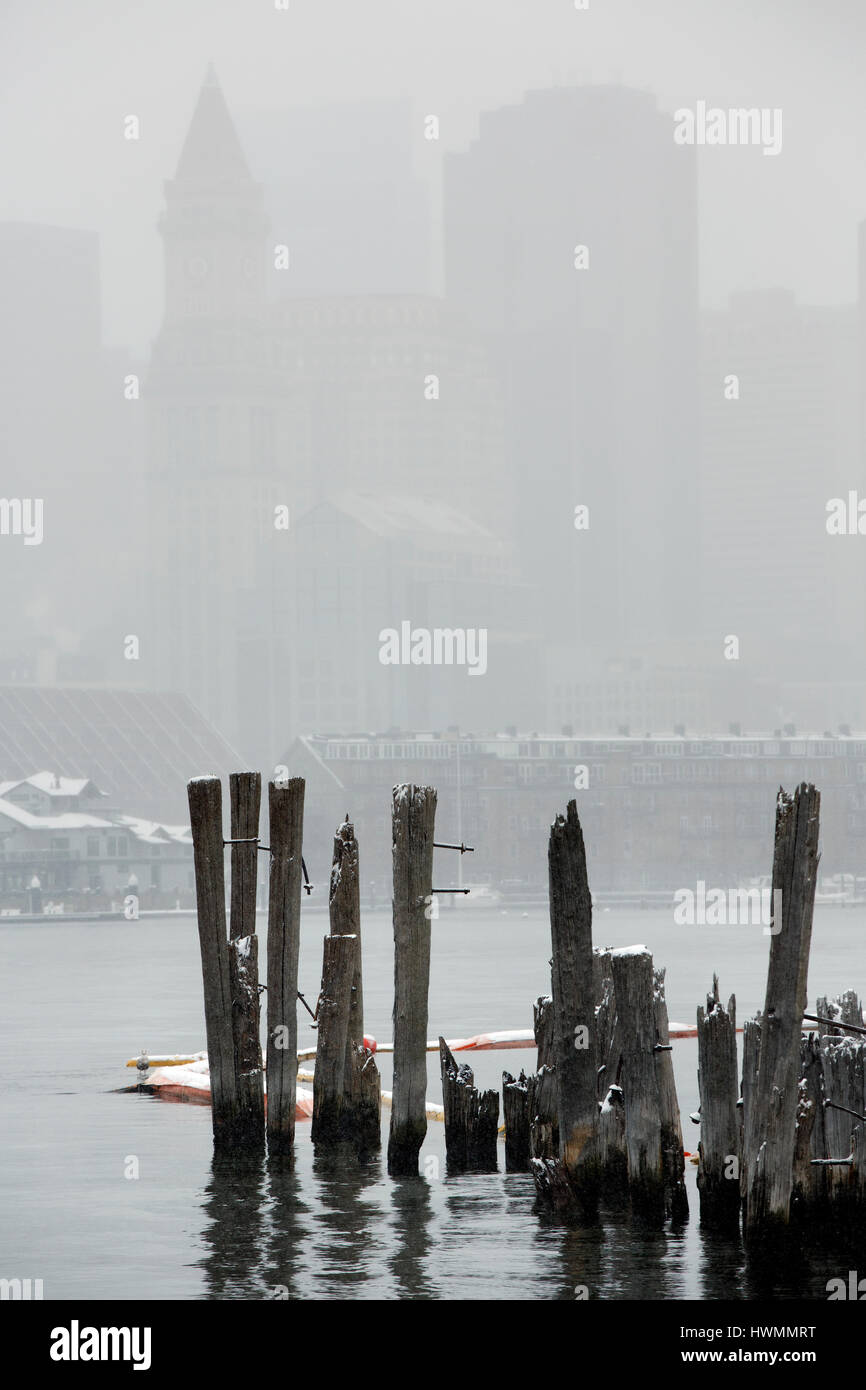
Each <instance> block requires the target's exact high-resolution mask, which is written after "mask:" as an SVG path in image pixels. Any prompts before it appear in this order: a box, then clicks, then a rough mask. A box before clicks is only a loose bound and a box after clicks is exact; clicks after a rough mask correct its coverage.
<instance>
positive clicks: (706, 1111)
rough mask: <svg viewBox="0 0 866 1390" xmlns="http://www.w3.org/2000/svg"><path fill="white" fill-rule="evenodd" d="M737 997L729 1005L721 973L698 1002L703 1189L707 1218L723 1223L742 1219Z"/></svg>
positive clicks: (709, 1222) (729, 1227) (703, 1218)
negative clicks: (724, 1001) (722, 992)
mask: <svg viewBox="0 0 866 1390" xmlns="http://www.w3.org/2000/svg"><path fill="white" fill-rule="evenodd" d="M736 1010H737V1001H736V999H735V998H734V996H733V995H731V997H730V999H729V1000H728V1007H727V1009H725V1008H724V1007H723V1006H722V1003H721V1000H720V998H719V980H718V976H717V975H714V976H713V992H712V994H708V995H707V1006H706V1009H704V1008H702V1007H701V1006H700V1005H698V1012H697V1020H698V1089H699V1093H700V1098H701V1138H700V1143H699V1144H698V1155H699V1159H700V1163H699V1167H698V1192H699V1194H700V1203H701V1222H702V1223H703V1225H705V1226H711V1227H714V1228H717V1229H723V1230H724V1229H727V1230H732V1229H734V1230H735V1229H738V1228H739V1224H740V1162H741V1154H740V1116H739V1111H738V1109H737V1100H738V1097H739V1083H738V1079H737V1036H736V1035H737V1013H736Z"/></svg>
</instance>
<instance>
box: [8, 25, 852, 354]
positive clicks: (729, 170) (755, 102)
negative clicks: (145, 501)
mask: <svg viewBox="0 0 866 1390" xmlns="http://www.w3.org/2000/svg"><path fill="white" fill-rule="evenodd" d="M590 4H591V8H590V10H589V11H588V12H577V11H575V9H574V7H573V4H572V0H543V3H540V4H539V3H537V0H471V3H467V0H437V3H436V4H430V5H428V4H424V3H422V0H372V2H368V3H357V0H335V2H332V0H290V8H289V10H288V12H283V11H278V10H276V9H275V8H274V7H273V4H272V0H255V3H250V0H148V3H146V4H141V3H139V0H135V3H133V2H132V0H77V3H76V4H74V5H69V4H68V3H60V0H45V3H42V4H40V5H38V6H34V5H32V3H29V0H3V4H2V12H0V54H2V57H0V92H2V98H0V121H2V125H3V128H4V136H5V138H4V140H3V141H2V150H0V218H4V219H19V220H34V221H49V222H58V223H61V224H66V225H71V226H86V227H95V228H96V229H97V230H98V231H99V233H100V235H101V239H102V249H103V292H104V325H105V333H106V336H107V338H108V340H109V341H111V342H114V343H119V344H126V345H129V346H130V347H131V348H132V349H134V350H138V351H143V350H145V349H146V347H147V344H148V343H149V341H150V339H151V337H152V336H153V334H154V333H155V331H156V328H157V326H158V322H159V314H160V307H161V277H160V266H161V248H160V243H159V238H158V236H157V233H156V220H157V217H158V215H159V212H160V210H161V206H162V181H163V179H164V178H166V177H170V176H171V175H172V174H173V172H174V167H175V164H176V160H177V156H178V153H179V150H180V145H181V141H182V139H183V135H184V133H185V130H186V126H187V123H188V121H189V118H190V115H191V112H192V108H193V105H194V102H195V98H196V94H197V91H198V88H199V86H200V84H201V81H202V77H203V73H204V69H205V66H206V64H207V61H208V60H209V59H213V61H214V63H215V64H216V67H217V71H218V73H219V76H220V80H221V82H222V86H223V89H224V91H225V93H226V97H227V99H228V101H229V104H230V106H231V107H232V108H233V109H234V110H235V111H237V112H238V113H242V112H243V111H245V110H250V109H259V110H262V109H272V110H274V111H275V112H276V111H278V110H279V109H280V108H281V107H284V106H286V105H321V104H327V103H331V102H339V101H350V100H356V99H363V98H365V97H370V98H374V97H375V98H383V97H388V96H391V95H393V96H401V97H406V96H408V97H410V98H411V99H412V101H413V103H414V104H415V108H416V111H417V112H418V115H419V125H418V130H419V139H418V167H419V169H421V170H422V172H423V170H424V165H425V163H426V164H427V165H429V166H430V173H431V177H433V178H434V180H435V177H436V174H437V172H438V170H437V165H438V159H439V155H440V153H441V152H442V151H443V150H445V149H459V148H462V147H464V146H465V145H466V143H467V142H468V140H470V139H471V138H472V135H473V133H474V131H475V128H476V123H477V116H478V112H479V111H480V110H482V109H484V108H488V107H495V106H497V105H500V104H502V103H507V102H512V101H515V100H518V99H519V98H520V95H521V93H522V92H523V91H524V90H525V89H526V88H528V87H539V86H546V85H549V84H550V83H551V82H562V83H565V82H570V81H586V80H590V81H611V80H619V81H622V82H626V83H629V84H633V85H635V86H639V87H642V88H645V89H649V90H652V91H653V92H654V93H656V95H657V96H658V98H659V101H660V103H661V104H662V106H663V107H664V108H666V109H668V110H671V111H673V110H674V109H675V108H676V107H678V106H681V105H693V104H694V103H695V102H696V101H697V100H699V99H704V100H706V101H707V102H708V103H711V104H717V105H720V106H729V105H749V106H758V107H765V106H766V107H781V108H782V110H783V113H784V147H783V151H782V154H781V155H780V156H779V157H778V158H768V157H763V156H762V154H761V152H760V151H759V150H757V149H730V148H727V149H724V148H723V149H718V148H717V149H713V150H704V151H702V152H701V166H700V167H701V259H702V292H703V297H704V300H705V302H707V303H719V302H722V301H724V299H725V298H726V296H727V294H728V292H729V291H730V290H731V289H736V288H741V287H757V286H762V285H768V284H784V285H788V286H790V287H792V288H794V289H795V290H796V291H797V293H798V294H799V295H801V296H802V297H803V298H805V299H808V300H813V301H815V302H825V303H832V302H842V301H846V300H850V299H852V298H853V297H854V294H855V290H856V281H855V265H854V249H855V244H856V243H855V238H856V223H857V221H858V220H859V219H861V218H863V217H866V188H864V182H863V178H862V174H861V172H860V167H861V166H860V160H859V158H858V156H859V155H860V153H861V152H862V148H863V143H864V136H866V110H864V107H866V98H864V92H863V84H862V54H863V40H864V38H866V20H864V6H863V4H862V0H822V3H821V4H820V5H818V4H811V3H808V2H807V0H762V3H761V4H760V5H754V4H753V3H749V0H727V3H723V0H656V2H655V3H648V0H590ZM427 112H435V113H436V114H438V115H439V116H440V120H441V122H442V137H441V142H440V145H439V146H438V147H436V146H432V147H431V145H430V144H428V143H426V142H425V141H424V140H423V138H422V134H421V122H420V117H421V116H423V115H424V114H426V113H427ZM129 113H134V114H136V115H138V116H139V117H140V120H141V124H142V136H141V140H140V141H139V142H138V143H137V144H136V143H133V142H128V141H125V140H124V139H123V136H122V121H123V117H124V116H125V115H127V114H129ZM248 155H249V158H250V162H251V164H252V166H253V170H254V172H255V150H249V151H248Z"/></svg>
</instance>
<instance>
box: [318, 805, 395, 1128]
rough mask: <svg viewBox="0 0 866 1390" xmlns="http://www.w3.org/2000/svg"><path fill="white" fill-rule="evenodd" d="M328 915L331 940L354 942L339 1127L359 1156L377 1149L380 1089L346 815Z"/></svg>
mask: <svg viewBox="0 0 866 1390" xmlns="http://www.w3.org/2000/svg"><path fill="white" fill-rule="evenodd" d="M328 909H329V912H330V922H331V934H332V936H351V937H353V938H354V941H355V959H354V965H353V970H352V987H351V1000H350V1006H349V1021H348V1027H347V1030H346V1065H345V1071H344V1080H343V1090H344V1098H343V1107H342V1127H343V1131H344V1137H345V1138H346V1139H347V1140H350V1141H351V1142H352V1143H354V1145H355V1146H356V1148H357V1149H358V1150H359V1151H360V1152H368V1151H369V1150H372V1149H377V1148H379V1146H380V1144H381V1104H382V1086H381V1080H380V1077H379V1071H378V1068H377V1066H376V1062H375V1059H374V1056H373V1053H372V1052H371V1051H370V1049H369V1048H367V1047H365V1046H364V985H363V974H362V959H361V956H362V948H361V889H360V869H359V853H358V842H357V840H356V839H355V830H354V826H353V825H352V823H351V821H350V820H349V817H348V813H347V815H346V819H345V821H344V822H343V823H342V825H340V826H338V827H337V831H336V834H335V836H334V855H333V862H332V866H331V881H330V887H329V892H328Z"/></svg>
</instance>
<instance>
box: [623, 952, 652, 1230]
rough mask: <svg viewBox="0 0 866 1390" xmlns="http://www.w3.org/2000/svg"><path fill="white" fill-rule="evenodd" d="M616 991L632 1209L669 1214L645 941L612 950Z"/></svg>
mask: <svg viewBox="0 0 866 1390" xmlns="http://www.w3.org/2000/svg"><path fill="white" fill-rule="evenodd" d="M611 969H612V971H613V984H614V989H615V991H616V1030H615V1041H614V1047H615V1049H616V1051H617V1052H618V1053H619V1064H618V1066H617V1067H616V1074H617V1083H618V1084H620V1085H621V1086H622V1092H623V1101H624V1106H625V1148H626V1159H627V1164H628V1192H629V1201H630V1203H631V1207H632V1210H633V1211H634V1212H635V1214H636V1215H638V1216H640V1217H641V1218H642V1219H644V1220H646V1221H649V1222H653V1223H659V1224H660V1223H662V1222H663V1221H664V1218H665V1214H666V1211H665V1170H664V1161H663V1156H662V1117H661V1100H660V1096H659V1088H658V1077H657V1073H656V1062H655V1056H656V1054H655V1045H656V1024H655V1005H654V992H653V965H652V956H651V955H650V953H649V951H647V950H646V949H645V948H644V947H641V946H631V947H625V948H624V949H622V950H617V951H613V952H612V953H611Z"/></svg>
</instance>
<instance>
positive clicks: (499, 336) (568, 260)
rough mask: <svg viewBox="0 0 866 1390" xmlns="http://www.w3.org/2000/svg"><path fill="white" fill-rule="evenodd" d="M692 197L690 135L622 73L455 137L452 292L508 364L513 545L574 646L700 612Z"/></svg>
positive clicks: (683, 623)
mask: <svg viewBox="0 0 866 1390" xmlns="http://www.w3.org/2000/svg"><path fill="white" fill-rule="evenodd" d="M696 201H697V176H696V162H695V152H694V150H692V149H689V148H688V147H682V146H677V145H675V143H674V140H673V122H672V118H671V117H670V115H668V114H667V113H665V112H664V111H662V110H660V109H659V108H658V107H657V105H656V102H655V100H654V99H653V97H651V96H650V95H648V94H647V93H644V92H639V91H633V90H630V89H627V88H624V87H619V86H587V87H580V88H574V89H571V88H557V89H554V90H546V91H532V92H529V93H527V95H526V96H525V98H524V100H523V101H522V102H521V103H520V104H518V105H514V106H509V107H505V108H502V109H499V110H495V111H487V112H484V113H482V115H481V119H480V127H479V134H478V138H477V139H476V140H475V141H474V142H473V143H472V144H471V145H470V147H469V149H468V150H467V151H466V152H464V153H460V154H453V155H449V156H446V168H445V208H444V220H445V236H446V244H445V279H446V295H447V297H448V300H449V302H450V303H452V304H453V305H455V306H457V307H459V308H460V309H461V310H463V311H464V312H465V313H466V314H467V317H468V319H469V321H470V323H471V325H472V327H473V328H474V329H476V330H477V331H478V332H479V333H481V334H482V335H483V337H484V339H485V341H486V343H487V344H488V347H489V350H490V352H491V356H492V358H493V361H494V364H495V367H496V370H497V371H498V373H499V376H500V379H501V381H502V384H503V387H504V393H505V399H506V410H507V417H506V432H507V439H508V442H509V458H508V464H507V469H506V474H507V478H508V482H509V484H511V482H512V480H513V481H514V482H515V483H516V487H517V495H518V509H517V512H518V516H519V529H518V532H517V541H518V547H519V552H518V553H519V555H520V557H521V559H522V560H523V561H524V568H525V570H526V572H527V573H528V574H529V575H531V576H532V577H533V578H534V579H536V580H537V581H538V582H539V583H540V584H542V586H543V587H544V590H545V593H546V597H547V604H546V618H547V635H548V636H549V637H550V638H551V639H559V640H561V641H563V642H564V643H565V644H566V646H567V647H568V648H570V649H571V650H572V651H573V652H574V653H575V660H576V661H577V660H578V654H579V653H580V651H581V650H582V649H583V647H584V645H585V644H588V643H594V644H598V645H602V646H604V647H606V648H608V649H612V650H614V651H615V652H616V653H617V654H618V655H619V654H623V653H627V651H628V648H629V645H630V644H631V643H632V642H633V641H636V640H637V641H641V642H645V641H647V640H652V639H653V638H664V637H676V636H678V637H687V636H688V635H689V634H691V633H692V632H693V631H694V629H695V625H696V622H697V619H698V611H699V610H698V587H697V580H698V546H697V519H698V518H697V501H696V498H697V493H696V485H697V474H698V440H697V345H698V273H697V208H696ZM577 506H586V507H588V508H589V529H583V530H578V529H576V528H575V508H576V507H577Z"/></svg>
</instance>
